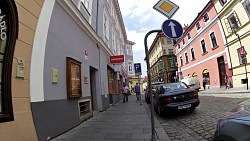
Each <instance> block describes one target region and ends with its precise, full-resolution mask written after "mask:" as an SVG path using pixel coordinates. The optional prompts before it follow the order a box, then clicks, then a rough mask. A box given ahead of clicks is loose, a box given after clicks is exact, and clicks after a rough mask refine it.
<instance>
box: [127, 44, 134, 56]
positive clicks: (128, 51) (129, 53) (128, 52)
mask: <svg viewBox="0 0 250 141" xmlns="http://www.w3.org/2000/svg"><path fill="white" fill-rule="evenodd" d="M127 54H128V55H130V56H132V55H133V52H132V47H131V46H127Z"/></svg>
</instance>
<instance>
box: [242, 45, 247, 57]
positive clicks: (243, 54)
mask: <svg viewBox="0 0 250 141" xmlns="http://www.w3.org/2000/svg"><path fill="white" fill-rule="evenodd" d="M240 55H241V56H245V55H247V52H246V50H245V48H244V46H241V47H240Z"/></svg>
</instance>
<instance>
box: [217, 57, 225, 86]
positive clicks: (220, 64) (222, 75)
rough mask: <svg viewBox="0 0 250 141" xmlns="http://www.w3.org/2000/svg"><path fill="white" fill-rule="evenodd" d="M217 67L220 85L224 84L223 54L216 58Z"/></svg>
mask: <svg viewBox="0 0 250 141" xmlns="http://www.w3.org/2000/svg"><path fill="white" fill-rule="evenodd" d="M217 62H218V68H219V78H220V86H225V85H226V84H225V81H224V77H225V75H226V68H225V62H224V56H221V57H219V58H217Z"/></svg>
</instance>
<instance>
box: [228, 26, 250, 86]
mask: <svg viewBox="0 0 250 141" xmlns="http://www.w3.org/2000/svg"><path fill="white" fill-rule="evenodd" d="M231 28H232V30H233V32H234V34H235V35H236V36H237V38H238V40H239V42H240V47H243V46H242V44H241V40H240V35H239V34H238V33H237V32H236V25H235V24H232V26H231ZM241 60H242V63H244V64H245V71H246V81H247V90H248V77H247V67H246V64H247V58H246V55H241ZM243 60H244V62H243Z"/></svg>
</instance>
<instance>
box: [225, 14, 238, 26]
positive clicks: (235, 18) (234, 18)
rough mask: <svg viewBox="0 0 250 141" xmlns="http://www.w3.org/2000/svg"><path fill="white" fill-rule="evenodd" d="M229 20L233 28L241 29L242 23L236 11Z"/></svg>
mask: <svg viewBox="0 0 250 141" xmlns="http://www.w3.org/2000/svg"><path fill="white" fill-rule="evenodd" d="M227 19H228V21H229V24H230V27H231V28H233V27H234V28H235V29H237V28H239V27H240V21H239V19H238V16H237V14H236V12H235V11H234V12H233V13H232V14H231V15H230V16H228V18H227Z"/></svg>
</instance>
